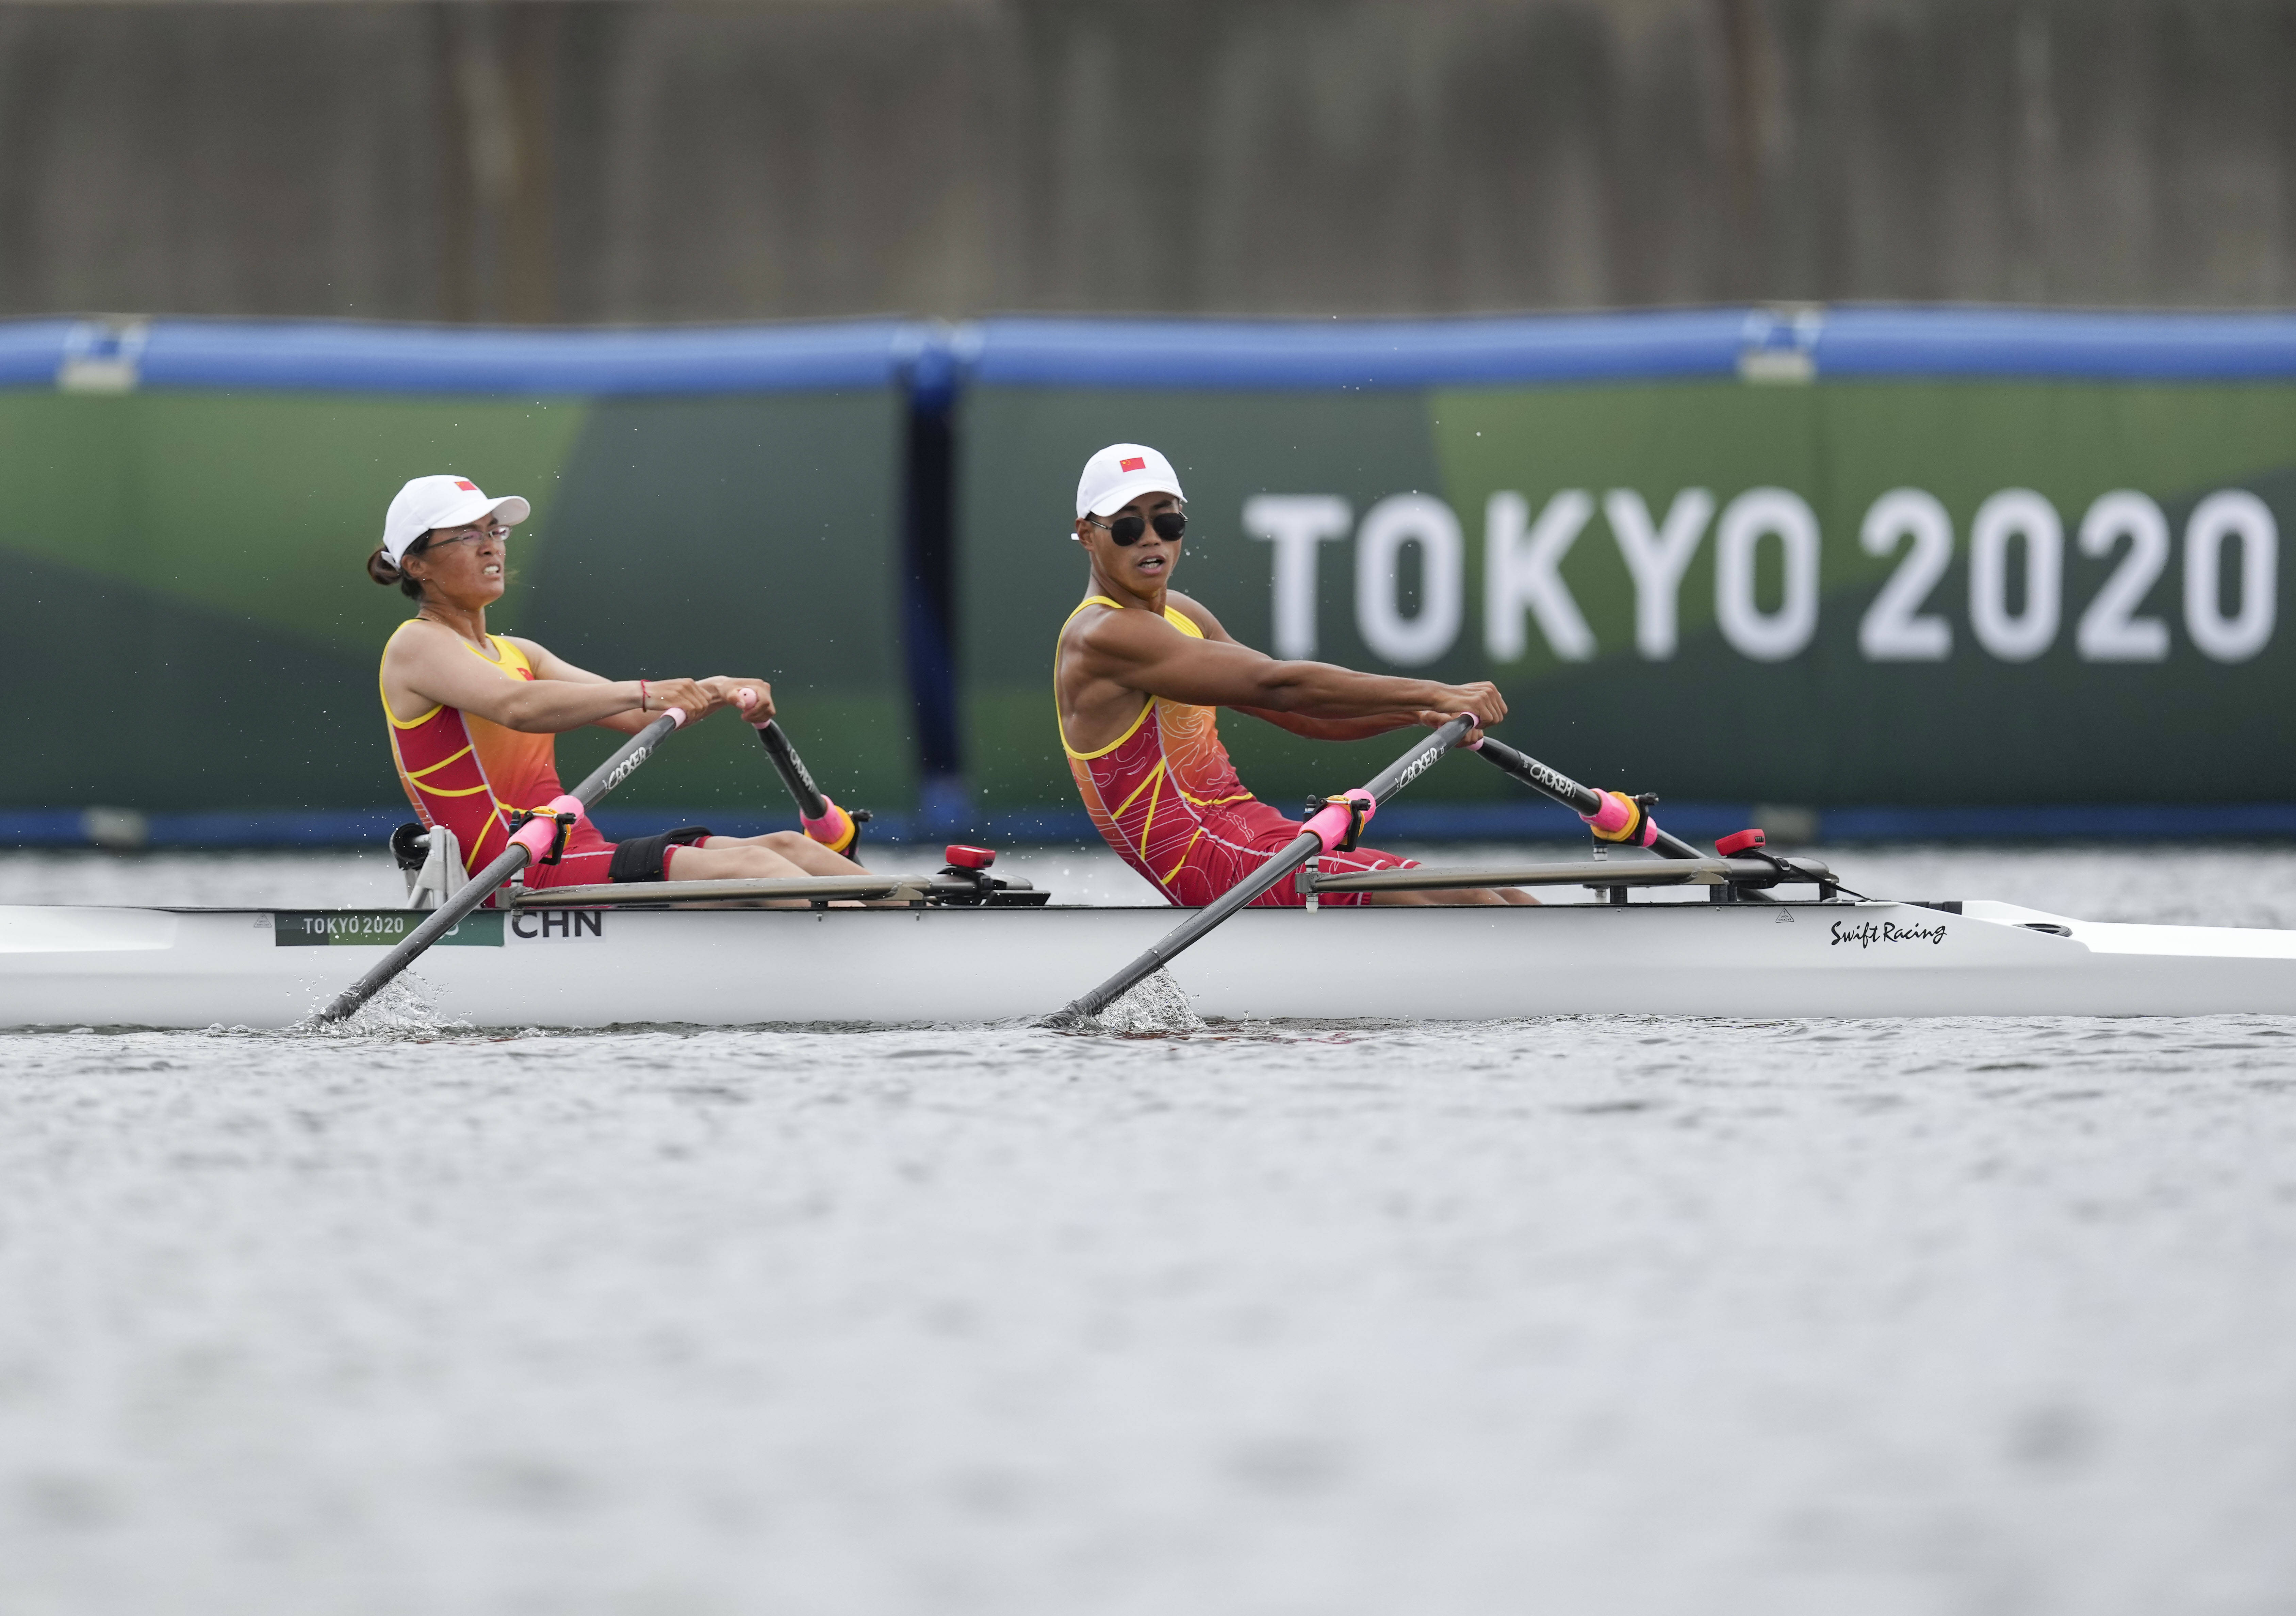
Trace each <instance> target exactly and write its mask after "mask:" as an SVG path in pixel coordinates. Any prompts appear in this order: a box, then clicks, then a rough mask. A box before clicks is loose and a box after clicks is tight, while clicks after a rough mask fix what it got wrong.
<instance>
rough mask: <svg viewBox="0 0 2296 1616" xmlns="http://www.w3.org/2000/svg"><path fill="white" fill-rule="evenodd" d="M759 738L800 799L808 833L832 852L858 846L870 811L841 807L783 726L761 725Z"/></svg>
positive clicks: (800, 812) (770, 720) (801, 816)
mask: <svg viewBox="0 0 2296 1616" xmlns="http://www.w3.org/2000/svg"><path fill="white" fill-rule="evenodd" d="M757 731H758V740H759V741H761V742H764V743H765V748H766V755H767V757H769V758H771V759H773V760H774V767H775V768H776V769H777V770H779V771H780V773H781V777H782V783H783V785H786V786H788V787H789V793H790V795H791V797H794V798H795V799H796V800H797V814H798V817H799V819H801V820H803V821H804V822H805V833H806V835H807V836H808V837H809V838H811V839H812V840H813V841H817V842H819V843H820V844H821V845H822V846H823V847H825V848H827V849H829V850H830V851H831V852H832V853H849V852H851V851H852V850H853V845H854V843H856V842H857V841H860V840H861V822H862V821H864V820H865V819H867V818H868V817H869V810H868V809H866V808H861V809H857V810H856V811H855V812H853V813H847V812H846V811H845V810H844V809H843V808H840V807H838V806H837V804H836V802H835V801H834V800H832V798H831V797H830V795H829V793H828V792H824V791H823V790H822V789H821V787H819V786H818V785H816V784H815V783H814V781H813V771H812V770H810V769H808V768H807V767H806V766H805V759H802V758H800V757H799V756H798V755H797V748H796V747H794V746H792V745H791V744H790V738H789V736H788V735H787V734H785V733H783V729H782V726H781V725H780V723H779V722H778V721H777V720H775V719H773V718H767V720H766V721H765V722H764V723H763V724H760V725H758V726H757Z"/></svg>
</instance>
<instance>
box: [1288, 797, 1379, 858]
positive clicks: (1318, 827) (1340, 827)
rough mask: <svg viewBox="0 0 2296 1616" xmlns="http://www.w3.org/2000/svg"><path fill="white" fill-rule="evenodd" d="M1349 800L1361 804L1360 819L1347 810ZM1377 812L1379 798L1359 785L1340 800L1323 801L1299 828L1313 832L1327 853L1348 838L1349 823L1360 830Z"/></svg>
mask: <svg viewBox="0 0 2296 1616" xmlns="http://www.w3.org/2000/svg"><path fill="white" fill-rule="evenodd" d="M1349 802H1355V803H1358V804H1360V805H1361V806H1362V808H1363V817H1362V818H1361V819H1357V818H1355V816H1353V815H1351V814H1350V813H1349V811H1348V804H1349ZM1377 812H1379V799H1378V798H1376V797H1374V796H1373V795H1372V794H1371V792H1370V791H1369V790H1368V789H1367V788H1365V787H1364V786H1360V785H1359V786H1357V788H1356V789H1355V790H1353V791H1351V792H1348V793H1347V795H1346V797H1345V798H1344V799H1343V800H1341V801H1338V802H1327V803H1325V804H1324V806H1323V807H1322V808H1319V809H1318V810H1316V812H1315V813H1314V814H1311V815H1310V816H1308V822H1307V824H1303V825H1301V826H1300V829H1301V830H1303V831H1308V832H1311V833H1314V835H1315V837H1316V841H1320V842H1322V843H1323V844H1324V851H1325V852H1326V853H1329V852H1331V851H1333V849H1336V848H1337V847H1338V846H1339V845H1340V843H1341V842H1343V841H1346V840H1347V839H1348V827H1349V824H1350V823H1352V824H1354V826H1355V828H1356V829H1357V831H1358V832H1360V831H1361V830H1362V829H1363V827H1364V826H1365V825H1367V824H1370V823H1371V816H1373V815H1374V814H1376V813H1377Z"/></svg>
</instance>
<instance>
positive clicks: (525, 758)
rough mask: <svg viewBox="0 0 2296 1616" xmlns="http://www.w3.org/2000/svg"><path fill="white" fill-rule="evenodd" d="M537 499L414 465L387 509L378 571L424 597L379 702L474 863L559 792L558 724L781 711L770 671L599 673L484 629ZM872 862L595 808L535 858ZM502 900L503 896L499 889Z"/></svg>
mask: <svg viewBox="0 0 2296 1616" xmlns="http://www.w3.org/2000/svg"><path fill="white" fill-rule="evenodd" d="M530 513H531V507H529V505H528V504H527V502H526V501H525V500H523V499H521V498H520V497H519V496H517V495H515V494H512V495H505V496H503V497H501V498H499V499H490V498H488V496H487V495H486V494H485V493H484V492H483V491H481V490H480V488H479V486H478V485H477V484H476V483H474V482H472V481H471V480H469V479H467V478H463V477H417V478H416V479H414V480H413V481H412V482H410V483H408V484H407V485H406V487H405V488H401V489H399V491H398V497H397V498H396V499H394V500H392V501H391V502H390V511H389V514H388V515H386V516H385V517H384V518H383V528H382V544H381V547H380V548H378V549H377V550H376V551H375V552H374V554H372V555H370V556H369V557H367V563H366V570H367V576H368V577H369V578H373V580H374V581H375V582H376V583H378V584H397V585H398V587H399V588H400V590H401V591H403V592H404V593H405V594H406V595H407V596H408V597H409V598H410V599H412V600H414V601H415V602H417V603H418V605H417V607H416V610H415V613H414V617H412V618H410V619H408V620H407V621H406V622H404V623H401V624H400V625H399V626H398V628H397V629H396V630H394V631H393V632H392V634H391V636H390V639H389V643H388V644H385V645H384V647H383V651H382V710H383V717H384V718H387V719H389V723H390V751H391V757H392V758H393V759H394V760H395V761H396V762H397V764H398V779H399V783H400V784H401V785H403V786H404V787H405V788H406V800H408V801H409V802H412V803H413V804H414V811H415V813H416V814H417V815H419V816H421V817H422V823H423V824H426V825H441V824H443V825H445V826H446V827H447V829H449V830H451V831H452V832H454V833H455V841H456V842H457V843H458V844H459V845H460V847H461V849H462V854H463V869H464V871H465V873H466V874H476V873H477V872H478V871H480V870H481V869H483V868H484V867H485V866H486V865H488V863H489V862H490V861H492V860H493V859H494V858H496V857H498V856H499V855H500V854H501V853H502V851H503V849H504V846H506V845H507V843H508V841H509V839H510V834H511V832H512V830H513V829H515V828H516V826H517V823H518V819H519V816H520V814H521V810H523V809H526V808H539V807H541V806H542V805H544V804H545V803H547V802H549V801H550V800H552V799H553V798H555V797H557V796H559V795H561V794H562V787H561V786H560V785H559V783H558V765H557V760H556V746H557V742H556V740H555V737H556V736H557V735H558V734H559V733H560V732H561V731H563V730H570V729H578V728H580V727H582V726H584V725H589V724H594V725H596V726H599V727H600V728H602V729H611V730H619V731H620V732H621V733H622V734H636V733H637V732H638V731H639V730H641V729H644V727H645V726H647V725H648V724H650V723H652V721H653V720H654V719H655V718H659V717H660V715H661V714H663V713H665V712H667V711H668V710H670V709H672V708H677V709H679V710H683V711H684V712H685V714H686V718H687V721H688V722H689V723H690V722H692V721H693V720H695V719H699V718H708V717H709V715H710V714H711V713H714V712H716V711H717V710H718V709H720V708H724V707H733V708H735V709H737V710H740V709H742V696H743V694H744V693H746V694H747V696H748V697H749V705H748V707H747V708H746V710H742V717H743V718H746V719H748V720H749V721H750V723H753V724H762V723H764V722H765V721H766V720H767V718H772V717H773V716H774V697H773V689H772V687H771V686H770V685H767V683H766V682H765V681H764V680H763V679H736V678H726V677H722V676H720V677H714V678H708V679H623V680H619V681H615V680H609V679H605V678H602V677H599V676H598V675H596V674H594V673H590V672H588V671H586V670H585V669H579V668H577V667H575V666H574V665H573V664H572V663H571V662H569V661H566V660H563V659H562V658H560V657H556V656H553V655H552V654H551V653H550V652H548V651H547V650H545V648H544V647H543V646H541V645H540V644H537V643H536V642H534V641H532V640H527V639H517V638H513V637H512V636H508V635H499V634H489V633H488V632H487V608H488V606H490V605H492V604H494V603H495V602H496V601H497V600H499V599H501V598H502V592H503V584H504V577H503V575H504V554H505V551H506V547H507V545H508V541H509V538H510V530H511V529H512V528H514V527H516V526H517V525H518V524H519V523H520V522H522V521H525V520H526V519H527V517H528V516H529V514H530ZM859 873H861V866H860V865H857V864H855V863H854V862H853V861H852V860H851V859H849V858H844V857H840V856H839V855H837V854H835V853H832V852H831V851H830V850H829V849H827V848H825V847H823V846H821V845H820V844H818V843H816V842H814V841H808V839H807V838H805V837H804V836H802V835H799V833H796V832H794V831H777V832H775V833H773V834H771V835H767V836H746V837H742V836H713V835H711V834H710V833H709V831H708V830H706V829H704V828H702V827H700V826H689V827H687V828H685V829H683V830H675V831H661V832H658V833H655V834H653V835H651V836H639V837H635V838H632V839H631V840H629V841H620V842H612V841H607V840H606V839H605V838H604V837H603V836H602V835H600V834H599V833H598V831H597V829H596V828H595V827H594V826H593V825H592V824H590V822H589V821H588V820H587V819H584V820H582V821H581V822H580V823H578V824H576V825H575V826H574V828H573V830H572V832H571V833H570V834H569V836H568V837H567V841H566V848H565V850H564V852H563V853H562V856H561V857H560V858H559V860H558V862H557V863H555V864H537V865H529V867H528V869H527V871H526V875H525V881H526V884H527V885H528V886H529V887H557V886H582V885H586V884H589V883H592V882H645V881H728V880H744V879H750V878H758V877H789V876H799V875H851V874H859ZM488 901H489V902H492V901H493V900H492V899H491V898H489V899H488Z"/></svg>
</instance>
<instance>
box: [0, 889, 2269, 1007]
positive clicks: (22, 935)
mask: <svg viewBox="0 0 2296 1616" xmlns="http://www.w3.org/2000/svg"><path fill="white" fill-rule="evenodd" d="M378 915H380V916H382V917H383V918H381V919H377V918H375V917H376V916H378ZM389 915H390V912H388V911H381V912H378V911H334V912H325V913H322V912H311V911H300V912H285V911H275V910H267V909H266V910H174V909H140V908H93V907H33V906H22V907H0V1026H8V1027H32V1026H49V1027H55V1026H63V1027H70V1026H100V1027H119V1026H147V1027H206V1026H209V1025H212V1024H216V1023H221V1024H223V1025H225V1026H237V1025H244V1026H248V1027H257V1028H277V1027H285V1026H290V1025H292V1024H293V1023H295V1022H297V1021H300V1020H302V1019H303V1018H304V1017H305V1016H307V1014H308V1013H310V1012H311V1011H312V1010H313V1009H314V1008H315V1007H316V1006H317V1005H322V1004H324V1003H325V1002H326V1000H327V999H328V998H330V997H332V996H333V995H334V994H335V993H336V992H338V991H340V989H341V988H344V987H345V986H347V985H348V983H350V982H351V981H352V980H354V979H355V978H357V976H358V975H359V974H360V973H361V972H364V971H365V970H366V969H368V968H369V967H370V966H372V965H373V964H374V963H375V961H376V960H377V959H378V958H380V957H381V950H382V948H383V947H386V946H387V943H388V941H389V940H390V935H389V934H390V929H391V927H392V926H393V925H394V924H395V923H396V922H394V921H393V920H391V919H390V918H389ZM1176 921H1177V912H1176V911H1174V910H1171V909H1168V908H1046V909H964V908H923V909H914V910H908V909H837V910H827V911H807V910H756V909H744V910H666V909H662V910H652V909H623V910H619V911H613V912H598V911H589V912H579V911H577V912H568V911H557V912H552V913H548V914H544V913H532V912H529V913H523V914H519V915H507V916H493V917H487V916H481V917H474V920H473V921H472V922H469V923H465V924H466V926H469V927H470V928H471V931H472V932H473V933H474V934H476V939H475V940H471V939H458V941H457V942H456V943H455V945H453V946H441V947H436V948H433V949H432V950H431V951H430V953H429V954H428V955H427V956H424V957H423V958H422V960H421V961H419V962H418V963H417V964H416V965H415V967H414V976H415V977H416V978H417V979H418V985H419V988H420V990H421V991H422V994H423V995H424V996H425V997H427V998H428V999H429V1000H430V1002H431V1004H433V1005H435V1006H436V1007H437V1009H438V1010H439V1012H440V1013H443V1014H444V1015H446V1016H447V1017H449V1018H452V1019H454V1020H458V1021H468V1022H471V1023H472V1024H474V1025H479V1026H488V1027H522V1026H545V1027H601V1026H611V1025H616V1024H627V1023H634V1022H635V1023H645V1022H655V1023H660V1022H693V1023H702V1024H717V1025H742V1024H752V1023H759V1022H816V1023H818V1022H873V1023H895V1024H898V1023H915V1022H931V1021H960V1022H968V1021H970V1022H977V1021H1003V1020H1006V1019H1012V1018H1022V1017H1033V1016H1037V1015H1042V1014H1044V1013H1048V1012H1050V1011H1053V1010H1055V1009H1057V1008H1059V1007H1060V1006H1061V1005H1063V1004H1065V1003H1067V1002H1068V1001H1069V1000H1070V999H1071V998H1073V997H1076V996H1077V995H1078V994H1079V993H1081V992H1083V991H1084V990H1085V989H1087V988H1090V987H1091V986H1093V985H1094V984H1095V982H1097V981H1098V980H1101V979H1102V978H1103V977H1105V976H1106V975H1107V974H1108V973H1109V972H1111V971H1113V970H1114V969H1116V968H1117V967H1118V966H1119V965H1120V964H1123V963H1124V962H1125V961H1127V960H1129V959H1131V958H1133V957H1134V956H1136V955H1137V954H1139V953H1140V952H1141V951H1142V950H1144V948H1146V947H1148V946H1149V945H1150V944H1152V942H1154V941H1155V940H1156V939H1158V938H1160V937H1161V936H1162V935H1163V934H1164V933H1165V932H1166V931H1169V930H1170V928H1171V927H1172V926H1173V925H1174V924H1175V923H1176ZM2036 926H2054V927H2061V928H2062V929H2063V930H2064V931H2066V932H2068V933H2069V935H2062V936H2060V935H2056V934H2054V932H2052V931H2041V930H2036V929H2034V928H2035V927H2036ZM378 931H379V933H380V934H377V933H378ZM330 937H332V938H333V939H335V940H333V941H332V942H325V943H324V944H321V939H327V938H330ZM306 945H320V946H306ZM1172 974H1173V976H1174V977H1175V978H1176V979H1177V981H1178V982H1179V984H1180V986H1181V987H1182V988H1184V989H1185V991H1186V992H1187V993H1188V995H1189V996H1190V999H1191V1002H1192V1003H1193V1006H1194V1008H1195V1009H1196V1011H1197V1013H1199V1014H1201V1015H1205V1016H1212V1017H1239V1018H1241V1017H1285V1018H1300V1019H1305V1020H1311V1021H1328V1020H1334V1019H1341V1018H1351V1017H1398V1018H1409V1019H1420V1020H1488V1019H1495V1018H1504V1017H1513V1016H1539V1015H1558V1014H1585V1013H1594V1014H1643V1015H1712V1016H1734V1017H1736V1016H1754V1017H1780V1016H1984V1015H2199V1014H2210V1013H2228V1012H2229V1013H2239V1012H2246V1013H2272V1014H2296V931H2237V930H2230V929H2224V928H2215V927H2199V926H2141V925H2117V924H2105V923H2094V922H2085V921H2078V920H2070V919H2065V918H2063V917H2061V916H2056V915H2045V914H2041V913H2039V912H2038V911H2034V910H2028V909H2021V908H2017V907H2014V906H2010V905H2006V904H1991V903H1972V904H1969V905H1967V906H1966V913H1964V914H1959V915H1953V914H1947V913H1943V912H1941V911H1939V910H1936V909H1931V908H1927V907H1923V906H1912V905H1901V904H1890V903H1861V904H1856V905H1847V904H1837V905H1823V906H1821V905H1816V904H1786V905H1768V904H1728V905H1724V904H1711V905H1710V904H1650V903H1636V904H1630V905H1627V906H1599V905H1571V906H1546V907H1542V908H1376V909H1336V908H1326V909H1324V910H1321V911H1320V912H1306V911H1301V910H1273V909H1258V910H1247V911H1245V912H1244V913H1243V914H1242V915H1238V916H1236V917H1235V919H1234V920H1233V921H1231V922H1230V923H1228V924H1226V926H1223V927H1222V928H1220V929H1219V930H1218V931H1215V932H1213V933H1212V934H1211V935H1210V937H1209V938H1207V939H1205V940H1204V941H1203V942H1202V943H1201V944H1200V945H1198V946H1197V947H1195V948H1194V949H1193V950H1191V951H1190V952H1189V953H1187V954H1185V955H1184V956H1182V957H1181V958H1180V959H1179V960H1178V961H1177V963H1176V964H1174V965H1173V967H1172Z"/></svg>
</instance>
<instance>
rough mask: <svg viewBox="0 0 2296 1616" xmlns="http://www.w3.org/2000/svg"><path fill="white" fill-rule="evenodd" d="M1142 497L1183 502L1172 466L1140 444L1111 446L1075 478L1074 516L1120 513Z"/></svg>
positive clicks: (1085, 465)
mask: <svg viewBox="0 0 2296 1616" xmlns="http://www.w3.org/2000/svg"><path fill="white" fill-rule="evenodd" d="M1143 494H1169V495H1170V496H1172V497H1173V498H1175V499H1177V500H1181V501H1183V502H1185V500H1186V499H1187V497H1188V496H1186V495H1185V494H1183V493H1181V492H1180V480H1179V479H1178V478H1177V477H1176V476H1174V475H1173V474H1172V463H1171V462H1170V461H1169V460H1167V459H1165V458H1164V457H1163V456H1162V455H1159V454H1158V453H1157V452H1156V451H1155V450H1153V449H1152V448H1150V447H1148V446H1147V445H1146V444H1144V443H1111V444H1110V445H1109V446H1108V447H1106V448H1104V449H1103V450H1101V452H1100V453H1099V454H1097V455H1094V456H1093V457H1092V458H1091V459H1090V460H1087V461H1086V462H1085V463H1084V475H1083V476H1082V477H1079V478H1078V479H1077V517H1078V520H1079V521H1081V520H1082V519H1083V518H1085V517H1087V516H1105V515H1107V514H1108V513H1110V512H1111V511H1121V510H1122V509H1124V507H1125V506H1127V505H1128V504H1131V503H1132V502H1133V501H1134V500H1136V499H1137V498H1139V497H1140V496H1142V495H1143Z"/></svg>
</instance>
